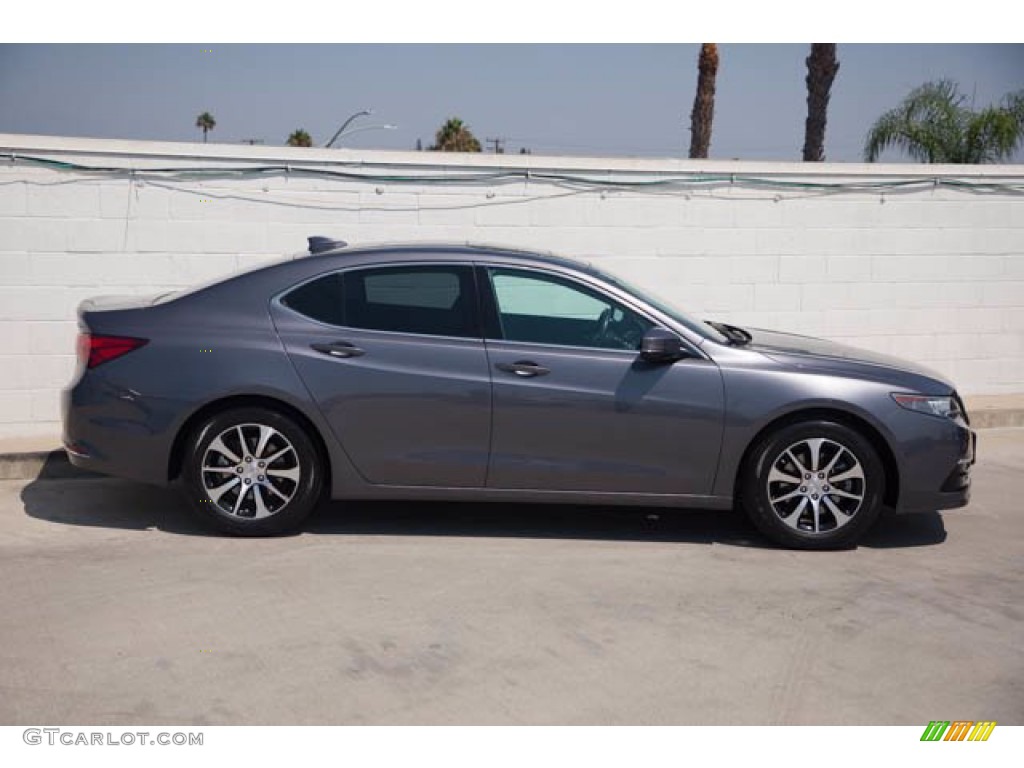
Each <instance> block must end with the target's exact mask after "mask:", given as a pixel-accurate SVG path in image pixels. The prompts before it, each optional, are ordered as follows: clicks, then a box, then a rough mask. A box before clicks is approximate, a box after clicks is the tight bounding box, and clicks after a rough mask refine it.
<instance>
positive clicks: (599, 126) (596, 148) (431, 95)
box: [0, 43, 1024, 162]
mask: <svg viewBox="0 0 1024 768" xmlns="http://www.w3.org/2000/svg"><path fill="white" fill-rule="evenodd" d="M698 48H699V46H698V44H588V43H576V44H554V45H538V44H489V45H473V44H462V45H441V44H391V45H370V44H340V45H316V44H301V45H285V44H277V45H274V44H269V45H256V44H235V45H217V44H205V45H157V44H145V45H127V44H122V45H72V44H47V45H17V44H5V45H0V104H2V105H3V107H2V110H0V133H38V134H52V135H65V136H91V137H102V138H127V139H152V140H167V141H197V140H201V134H200V132H199V131H198V129H196V127H195V119H196V116H197V115H198V114H199V113H200V112H204V111H208V112H210V113H211V114H212V115H213V116H214V118H215V119H216V121H217V127H216V128H215V129H214V130H213V132H211V134H210V136H209V140H210V141H211V142H224V143H237V142H240V141H243V140H245V139H257V140H261V141H262V142H263V143H265V144H268V145H275V144H276V145H281V144H283V143H284V142H285V140H286V139H287V137H288V135H289V134H290V133H291V132H292V131H294V130H295V129H298V128H303V129H305V130H306V131H308V132H309V133H310V134H312V136H313V139H314V142H315V143H316V144H317V145H322V144H324V143H325V142H326V141H327V140H328V139H329V138H330V137H331V135H332V134H333V133H334V132H335V131H336V130H337V129H338V127H339V126H340V125H341V123H342V122H344V120H345V119H346V118H347V117H348V116H350V115H352V114H353V113H355V112H358V111H360V110H363V109H372V110H373V112H374V114H373V115H372V116H370V117H362V118H358V119H357V120H356V121H354V122H353V123H352V124H351V127H352V128H356V127H361V126H372V125H381V124H393V125H395V126H397V129H395V130H387V129H382V128H374V129H370V130H363V131H359V132H356V133H353V134H352V135H351V136H347V137H346V138H345V139H344V140H343V141H342V144H343V145H344V146H349V147H364V148H381V149H413V148H414V147H415V146H416V142H417V139H419V140H421V141H422V142H423V144H424V146H427V145H429V144H430V142H431V141H432V140H433V136H434V133H435V132H436V130H437V128H438V127H439V126H440V125H441V124H442V123H443V122H444V120H445V119H446V118H449V117H453V116H457V117H460V118H462V119H463V120H464V121H465V122H466V123H467V124H468V125H469V127H470V129H471V130H472V131H473V133H474V134H475V135H476V136H477V137H478V138H479V139H480V140H481V143H484V141H485V139H488V138H500V139H502V140H503V145H504V147H505V151H507V152H518V151H519V149H520V148H521V147H528V148H529V149H530V150H531V151H532V152H533V153H534V154H576V155H626V156H662V157H673V156H674V157H685V155H686V153H687V150H688V148H689V114H690V109H691V107H692V104H693V96H694V91H695V89H696V81H697V68H696V64H697V54H698ZM808 51H809V45H786V44H722V45H720V57H721V65H720V69H719V73H718V82H717V96H716V105H715V118H714V128H713V134H712V140H711V152H710V156H711V157H712V158H720V159H732V158H741V159H752V160H799V159H800V156H801V155H800V153H801V148H802V146H803V129H804V119H805V117H806V86H805V83H804V76H805V74H806V65H805V63H804V59H805V58H806V56H807V53H808ZM838 56H839V61H840V70H839V74H838V75H837V77H836V81H835V83H834V84H833V87H832V100H831V104H830V107H829V116H828V129H827V132H826V141H825V153H826V159H827V160H832V161H842V162H845V161H852V162H855V161H859V160H860V159H861V152H862V147H863V141H864V136H865V134H866V133H867V130H868V128H869V127H870V125H871V123H872V122H873V120H874V119H875V118H877V117H878V116H879V115H880V114H881V113H882V112H884V111H885V110H887V109H889V108H891V107H893V106H895V105H896V104H897V103H898V102H899V101H900V99H902V98H903V97H904V96H905V95H906V94H907V93H908V92H909V91H910V90H911V89H912V88H914V87H915V86H917V85H920V84H921V83H923V82H925V81H927V80H931V79H937V78H940V77H949V78H952V79H954V80H956V81H958V82H959V83H960V84H961V86H962V90H963V91H964V93H965V94H966V95H967V97H968V99H969V100H970V99H973V101H974V104H975V105H976V106H977V107H981V106H984V105H987V104H989V103H992V102H995V101H998V100H999V99H1001V98H1002V96H1003V95H1004V94H1006V93H1009V92H1011V91H1015V90H1019V89H1024V45H1020V44H1014V45H992V44H952V45H937V44H915V45H901V44H878V45H854V44H840V45H839V50H838ZM882 159H883V160H901V159H902V160H905V159H906V158H903V157H901V156H899V155H898V154H895V153H887V154H886V155H884V156H883V158H882ZM1014 159H1015V161H1016V162H1024V152H1021V151H1019V152H1018V153H1017V155H1016V157H1015V158H1014Z"/></svg>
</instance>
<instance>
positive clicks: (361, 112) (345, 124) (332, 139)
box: [324, 109, 373, 149]
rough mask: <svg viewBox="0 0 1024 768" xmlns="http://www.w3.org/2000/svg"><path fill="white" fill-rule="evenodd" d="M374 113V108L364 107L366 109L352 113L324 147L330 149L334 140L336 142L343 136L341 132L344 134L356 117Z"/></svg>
mask: <svg viewBox="0 0 1024 768" xmlns="http://www.w3.org/2000/svg"><path fill="white" fill-rule="evenodd" d="M372 114H373V110H372V109H364V110H362V111H360V112H356V113H355V114H354V115H350V116H349V118H348V120H346V121H345V122H344V123H342V124H341V128H339V129H338V132H337V133H335V134H334V136H332V137H331V140H330V141H328V142H327V143H326V144H324V149H329V148H330V146H331V145H332V144H334V142H336V141H337V140H338V139H339V138H340V137H341V134H343V133H344V132H345V129H346V128H348V126H349V123H351V122H352V121H353V120H355V119H356V118H359V117H365V116H367V115H372Z"/></svg>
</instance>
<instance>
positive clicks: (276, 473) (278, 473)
mask: <svg viewBox="0 0 1024 768" xmlns="http://www.w3.org/2000/svg"><path fill="white" fill-rule="evenodd" d="M267 475H269V476H270V477H283V478H286V479H288V480H291V481H292V482H293V483H297V482H299V478H300V477H301V476H302V471H301V470H300V469H299V468H298V467H292V468H291V469H268V470H267Z"/></svg>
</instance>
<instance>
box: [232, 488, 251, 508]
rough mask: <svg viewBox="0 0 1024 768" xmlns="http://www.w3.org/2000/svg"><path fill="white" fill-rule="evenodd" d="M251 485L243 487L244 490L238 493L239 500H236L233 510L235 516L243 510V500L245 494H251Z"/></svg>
mask: <svg viewBox="0 0 1024 768" xmlns="http://www.w3.org/2000/svg"><path fill="white" fill-rule="evenodd" d="M251 487H252V486H251V485H243V486H242V490H241V491H239V492H238V498H237V499H235V508H234V509H232V510H231V512H232V513H233V514H236V515H237V514H238V512H239V510H241V508H242V500H243V499H245V494H246V493H248V492H249V489H250V488H251Z"/></svg>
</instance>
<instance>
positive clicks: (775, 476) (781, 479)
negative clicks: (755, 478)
mask: <svg viewBox="0 0 1024 768" xmlns="http://www.w3.org/2000/svg"><path fill="white" fill-rule="evenodd" d="M768 482H769V483H792V484H793V485H800V478H799V477H797V476H796V475H787V474H786V473H785V472H783V471H782V470H780V469H778V468H777V467H772V471H771V472H769V473H768Z"/></svg>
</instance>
